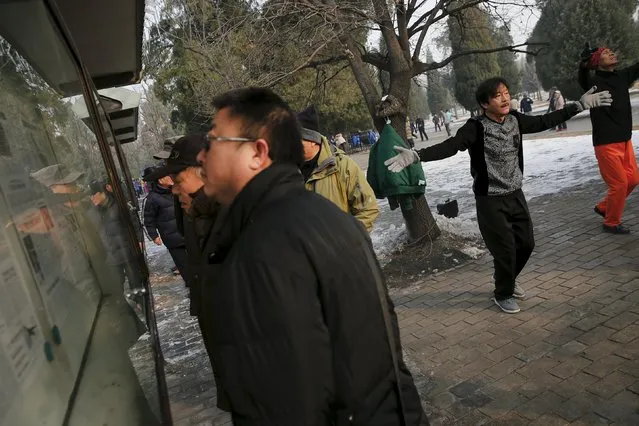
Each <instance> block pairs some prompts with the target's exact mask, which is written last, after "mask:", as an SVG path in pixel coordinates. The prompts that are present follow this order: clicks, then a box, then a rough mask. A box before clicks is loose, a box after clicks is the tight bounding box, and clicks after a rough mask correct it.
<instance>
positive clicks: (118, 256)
mask: <svg viewBox="0 0 639 426" xmlns="http://www.w3.org/2000/svg"><path fill="white" fill-rule="evenodd" d="M129 215H130V217H131V220H132V221H133V226H135V230H136V236H137V239H138V242H141V241H142V237H143V234H142V228H141V227H140V221H139V219H138V218H137V215H135V214H134V213H133V212H131V213H130V214H129ZM91 216H92V220H93V222H94V223H95V224H96V225H97V227H98V230H99V234H100V238H101V239H102V242H103V243H104V246H105V248H106V251H107V264H109V265H121V264H124V263H126V262H127V261H131V259H133V251H132V249H131V246H130V244H129V242H128V236H127V229H126V226H125V224H124V221H123V220H122V219H121V216H120V209H119V208H118V205H117V203H116V202H115V199H114V198H113V197H112V196H111V195H109V194H107V197H106V200H105V201H104V203H103V204H102V205H101V206H97V207H94V208H93V209H92V213H91Z"/></svg>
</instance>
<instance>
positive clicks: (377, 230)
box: [371, 203, 406, 261]
mask: <svg viewBox="0 0 639 426" xmlns="http://www.w3.org/2000/svg"><path fill="white" fill-rule="evenodd" d="M386 209H387V213H392V212H391V211H390V209H388V203H386ZM381 215H382V213H381V212H380V216H381ZM400 220H401V221H402V222H401V223H398V224H395V223H390V224H388V225H387V226H383V225H380V224H379V223H378V224H376V225H375V226H374V227H373V230H372V232H371V240H372V242H373V248H374V249H375V253H376V254H377V257H378V258H379V259H380V260H381V261H383V260H384V259H385V258H387V257H388V256H389V255H390V254H391V253H392V252H393V251H395V250H396V249H397V248H398V247H399V246H401V245H402V243H404V242H405V241H406V225H405V224H404V223H403V219H401V214H400Z"/></svg>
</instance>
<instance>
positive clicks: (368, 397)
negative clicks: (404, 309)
mask: <svg viewBox="0 0 639 426" xmlns="http://www.w3.org/2000/svg"><path fill="white" fill-rule="evenodd" d="M222 233H223V239H222V242H223V245H222V248H220V249H218V251H216V252H215V253H211V255H210V259H209V262H211V263H213V264H216V263H219V264H221V268H220V270H219V273H218V274H217V276H216V279H215V283H214V284H215V285H212V286H208V287H207V288H208V289H209V291H210V295H208V296H207V297H206V298H205V300H204V304H205V305H206V306H210V312H211V321H212V330H211V331H212V334H211V339H212V342H211V343H212V344H211V346H212V354H213V358H214V362H215V364H216V367H219V369H218V373H219V379H220V381H221V386H222V388H223V389H224V390H225V392H226V393H227V396H228V398H229V402H230V407H231V411H232V414H233V424H235V425H237V426H254V425H255V426H257V425H260V426H276V425H277V426H299V425H306V426H315V425H318V426H319V425H321V426H325V425H326V426H328V425H351V426H363V425H366V426H389V425H399V424H400V421H399V414H398V398H397V392H396V390H395V386H394V380H395V378H394V377H395V376H394V373H393V364H392V361H391V355H390V350H389V344H388V340H387V336H386V331H385V327H384V322H383V315H382V309H384V308H382V304H381V303H380V300H379V297H378V293H377V288H376V285H375V275H376V272H377V273H379V274H381V269H380V268H379V266H378V265H376V266H377V271H373V270H372V269H371V267H370V264H369V262H368V261H367V260H366V259H367V258H369V257H371V256H372V257H374V254H373V251H372V250H373V248H372V244H371V242H370V239H369V237H368V234H367V233H366V231H365V230H364V228H363V227H362V226H361V225H360V224H359V223H358V221H357V220H356V219H355V218H353V217H351V216H350V215H348V214H345V213H344V212H342V211H341V210H340V209H339V208H337V207H336V206H335V205H334V204H333V203H331V202H330V201H328V200H327V199H325V198H323V197H322V196H319V195H317V194H314V193H312V192H309V191H306V190H305V189H304V186H303V181H302V177H301V175H300V173H299V171H298V170H297V169H296V168H295V167H293V166H287V165H273V166H271V167H269V168H268V169H267V170H265V171H264V172H262V173H261V174H259V175H258V176H256V177H255V178H254V179H253V180H251V182H249V184H248V185H247V186H246V187H245V188H244V189H243V190H242V192H241V193H240V194H239V195H238V197H237V198H236V200H235V201H234V203H233V205H232V206H231V207H230V209H229V213H228V217H227V221H226V223H225V225H224V228H223V229H222ZM386 299H387V300H389V303H390V310H389V314H390V316H391V322H392V324H393V329H394V334H395V335H396V336H399V331H398V327H397V317H396V316H395V312H394V309H393V308H392V303H391V302H390V299H389V298H388V295H387V294H386ZM394 352H395V353H396V354H397V356H398V358H399V359H400V360H401V359H402V352H401V348H400V347H399V340H398V345H397V347H396V348H395V350H394ZM400 369H401V373H400V377H401V383H402V389H403V392H402V393H403V397H404V402H405V406H406V411H407V422H406V426H416V425H427V424H428V421H427V420H426V417H425V414H424V413H423V411H422V408H421V405H420V400H419V395H418V394H417V389H416V388H415V385H414V383H413V380H412V377H411V375H410V373H409V372H408V370H407V368H406V366H405V365H404V363H403V361H402V362H400Z"/></svg>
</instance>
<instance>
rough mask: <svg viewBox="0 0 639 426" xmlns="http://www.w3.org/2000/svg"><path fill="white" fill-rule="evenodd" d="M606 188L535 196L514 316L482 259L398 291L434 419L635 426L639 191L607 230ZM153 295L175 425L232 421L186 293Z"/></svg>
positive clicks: (408, 352)
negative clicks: (625, 231)
mask: <svg viewBox="0 0 639 426" xmlns="http://www.w3.org/2000/svg"><path fill="white" fill-rule="evenodd" d="M603 190H604V188H603V186H602V185H601V184H600V183H599V182H595V183H593V184H591V185H586V186H582V187H579V188H574V189H572V190H570V191H564V192H563V193H561V194H557V195H554V196H549V197H542V198H537V199H535V200H533V201H532V202H531V203H530V208H531V212H532V215H533V220H534V222H535V234H536V238H537V247H536V249H535V252H534V253H533V256H532V258H531V260H530V262H529V264H528V266H527V267H526V269H525V270H524V273H523V274H522V275H521V277H520V278H521V280H520V283H521V285H522V287H523V288H524V289H525V290H526V291H527V293H528V299H527V300H525V301H523V302H522V303H520V305H521V307H522V312H521V313H519V314H516V315H508V314H504V313H501V312H500V311H498V309H497V307H496V306H495V305H494V304H493V302H492V301H491V291H492V284H491V282H490V281H491V277H492V260H491V258H490V257H489V256H485V257H483V258H481V259H479V260H478V261H473V262H471V263H467V264H465V265H463V266H461V267H460V268H458V269H455V270H453V271H448V272H443V273H440V274H438V275H436V276H434V277H430V278H428V279H426V280H424V282H422V283H417V284H416V285H415V286H412V287H411V288H409V289H406V290H402V291H394V292H393V298H394V300H395V302H396V305H397V313H398V316H399V318H400V326H401V333H402V342H403V344H404V350H405V357H406V359H407V362H408V365H409V367H410V368H411V370H412V371H413V372H414V375H415V378H416V382H417V385H418V388H419V390H420V393H421V395H422V400H423V404H424V407H425V409H426V411H427V413H428V415H429V418H430V420H431V424H433V425H440V424H442V425H443V424H446V425H448V424H456V425H479V424H495V425H497V424H503V425H517V424H536V425H537V424H538V425H555V424H557V425H562V424H569V423H573V424H583V425H593V424H617V425H639V215H638V214H637V213H636V212H638V211H639V196H638V195H637V194H634V195H633V196H632V197H631V198H630V200H629V204H628V208H627V212H626V214H625V217H624V218H625V223H626V224H627V225H628V226H630V227H631V228H632V229H634V230H635V232H636V233H635V234H633V235H630V236H613V235H609V234H603V233H602V231H601V220H600V218H599V217H597V216H595V214H594V213H593V212H592V207H593V206H594V204H595V201H596V200H597V199H598V197H599V196H600V195H601V194H602V193H603ZM154 292H155V294H154V295H155V298H156V300H157V299H160V300H161V301H162V303H160V305H161V306H162V308H161V309H160V311H161V312H160V313H159V314H158V319H159V321H161V323H162V326H161V329H162V330H164V331H163V334H164V335H166V336H167V337H166V338H164V337H163V339H164V340H163V342H162V343H163V346H164V347H167V351H168V352H165V353H168V355H169V356H168V359H169V362H170V368H168V369H167V370H168V373H169V386H170V391H171V399H172V402H173V413H174V417H175V420H176V422H175V423H176V424H177V425H192V424H202V425H225V424H229V420H228V417H227V416H225V415H222V414H221V413H219V411H218V410H217V409H215V408H214V397H215V391H214V386H213V383H212V377H211V373H210V367H209V366H208V360H206V355H205V353H204V352H203V350H202V347H201V341H200V340H199V337H198V335H197V328H196V324H195V323H193V321H192V320H190V319H189V318H188V316H186V315H185V314H184V310H185V309H186V305H185V303H184V301H183V302H181V304H180V302H179V300H183V299H184V296H185V293H184V290H183V289H182V287H181V286H178V285H170V286H169V285H162V286H158V287H157V289H154ZM176 303H177V305H175V304H176ZM181 345H184V346H181ZM198 345H200V346H199V347H198Z"/></svg>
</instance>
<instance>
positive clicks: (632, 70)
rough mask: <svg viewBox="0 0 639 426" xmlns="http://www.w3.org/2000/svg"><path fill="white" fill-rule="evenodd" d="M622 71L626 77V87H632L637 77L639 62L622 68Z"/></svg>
mask: <svg viewBox="0 0 639 426" xmlns="http://www.w3.org/2000/svg"><path fill="white" fill-rule="evenodd" d="M622 72H623V73H625V74H626V76H627V78H628V87H632V85H633V84H634V83H635V81H637V79H639V62H637V63H636V64H634V65H631V66H629V67H628V68H624V69H623V70H622Z"/></svg>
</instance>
